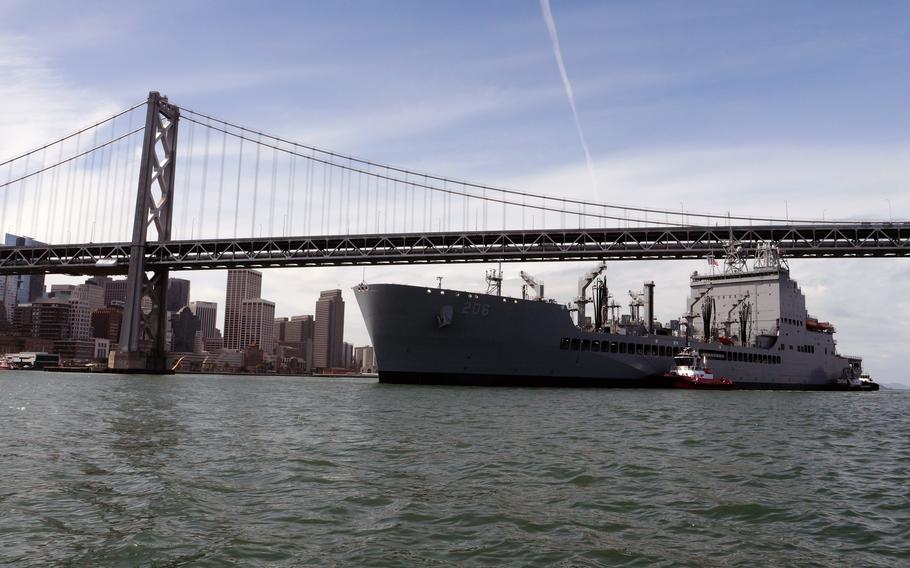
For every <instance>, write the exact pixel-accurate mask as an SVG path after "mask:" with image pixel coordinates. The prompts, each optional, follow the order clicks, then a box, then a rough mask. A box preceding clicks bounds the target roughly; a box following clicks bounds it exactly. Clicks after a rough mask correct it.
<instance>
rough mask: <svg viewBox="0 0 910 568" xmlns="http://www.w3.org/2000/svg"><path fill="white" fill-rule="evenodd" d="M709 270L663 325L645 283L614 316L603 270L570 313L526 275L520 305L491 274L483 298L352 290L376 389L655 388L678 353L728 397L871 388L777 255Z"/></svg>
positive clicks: (773, 251)
mask: <svg viewBox="0 0 910 568" xmlns="http://www.w3.org/2000/svg"><path fill="white" fill-rule="evenodd" d="M708 262H709V264H711V265H712V269H711V272H712V273H711V274H699V273H698V272H695V273H693V274H692V276H691V281H690V286H691V289H690V295H689V298H688V301H687V303H686V309H685V311H684V313H683V315H682V317H681V318H680V319H679V320H673V321H670V322H668V323H667V324H666V325H665V324H663V323H661V322H657V321H655V318H654V316H653V314H654V283H653V282H646V283H645V284H644V288H643V290H642V291H641V292H631V291H630V292H629V300H630V301H629V304H628V305H629V313H627V314H619V313H618V312H619V309H620V306H619V305H618V304H617V302H616V299H615V297H614V296H613V295H612V294H611V293H610V290H609V288H608V286H607V280H606V276H605V272H606V264H604V263H601V264H600V265H599V266H597V267H596V268H594V269H593V270H591V271H590V272H588V273H587V274H585V275H584V276H583V277H582V278H581V279H580V280H579V285H578V296H577V297H576V298H575V301H574V302H573V303H572V304H570V305H562V304H559V303H556V302H555V301H552V300H547V299H546V298H545V296H544V288H543V284H542V283H540V282H538V281H536V280H535V279H534V278H533V277H532V276H531V275H529V274H527V273H525V272H522V273H521V276H522V278H523V279H524V281H525V283H526V284H525V286H524V287H523V290H522V297H521V298H511V297H507V296H503V295H502V294H501V284H502V272H501V271H500V270H491V271H488V272H487V282H488V287H487V293H473V292H466V291H459V290H448V289H443V288H442V286H441V280H440V286H439V287H438V288H427V287H423V286H409V285H399V284H365V283H364V284H360V285H358V286H357V287H355V288H354V294H355V296H356V298H357V302H358V304H359V305H360V309H361V311H362V313H363V316H364V320H365V322H366V326H367V330H368V332H369V334H370V338H371V339H372V341H373V346H374V347H375V350H376V358H377V366H378V370H379V381H380V382H383V383H406V384H446V385H498V386H568V387H654V386H662V385H663V384H664V383H663V382H662V381H661V376H662V375H663V374H664V373H666V372H667V371H668V370H669V369H670V368H671V367H672V366H673V356H674V355H676V354H677V353H678V352H679V351H680V350H681V349H683V348H684V347H686V346H687V345H688V346H690V347H692V348H694V349H697V350H698V353H699V354H700V355H701V356H703V357H704V358H705V361H706V362H707V364H708V365H710V367H711V368H712V369H713V371H714V373H715V375H716V376H723V377H726V378H729V379H731V380H732V381H733V383H734V385H735V388H738V389H741V388H753V389H820V390H821V389H828V390H843V389H856V390H874V389H873V388H870V386H872V387H874V386H877V385H874V383H871V385H870V381H869V380H868V379H865V380H864V381H862V382H861V381H860V378H859V377H860V375H861V374H862V360H861V358H859V357H853V356H845V355H841V354H839V353H838V351H837V347H836V342H835V340H834V326H833V325H831V324H830V323H828V322H822V321H818V320H817V319H816V318H813V317H810V316H809V315H808V313H807V311H806V303H805V297H804V296H803V294H802V292H801V291H800V289H799V286H798V285H797V283H796V282H795V281H793V280H792V279H791V278H790V270H789V267H788V266H787V263H786V262H785V261H784V259H782V258H781V256H780V253H779V250H778V249H777V248H776V247H774V246H772V245H767V246H765V247H763V248H761V249H760V250H758V251H757V253H756V256H755V258H754V259H753V261H752V263H751V264H752V265H751V267H750V266H748V263H747V262H746V259H745V258H744V255H743V253H742V248H741V247H740V246H739V245H738V244H737V243H731V244H730V245H729V246H728V247H727V248H726V249H725V258H724V259H723V261H722V262H723V267H722V268H714V267H720V264H721V263H720V262H718V261H717V260H715V259H714V257H713V256H710V255H709V257H708ZM715 272H716V274H715ZM588 290H590V291H591V295H590V296H589V295H588ZM589 306H590V307H592V308H593V317H589V316H588V315H587V312H588V307H589ZM573 315H574V317H573Z"/></svg>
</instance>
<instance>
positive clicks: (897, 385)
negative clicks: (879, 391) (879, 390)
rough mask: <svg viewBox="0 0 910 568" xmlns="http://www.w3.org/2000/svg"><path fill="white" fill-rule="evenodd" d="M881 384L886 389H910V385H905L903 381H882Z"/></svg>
mask: <svg viewBox="0 0 910 568" xmlns="http://www.w3.org/2000/svg"><path fill="white" fill-rule="evenodd" d="M881 386H882V387H884V388H886V389H899V390H904V389H910V385H905V384H903V383H882V385H881Z"/></svg>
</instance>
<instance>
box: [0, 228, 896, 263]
mask: <svg viewBox="0 0 910 568" xmlns="http://www.w3.org/2000/svg"><path fill="white" fill-rule="evenodd" d="M731 232H732V236H733V238H734V239H736V240H738V241H740V242H741V243H742V246H743V249H744V250H745V251H747V252H750V251H754V249H755V248H756V247H757V246H758V245H759V244H762V243H769V242H772V243H776V244H777V246H779V247H780V249H781V252H782V254H783V255H784V256H785V257H790V258H793V257H816V258H843V257H892V256H893V257H906V256H910V223H903V222H902V223H887V222H883V223H858V224H830V225H799V226H770V225H769V226H736V227H732V228H731V227H677V228H672V227H671V228H653V227H650V228H628V229H574V230H536V231H500V232H492V231H487V232H452V233H445V232H442V233H403V234H390V235H379V234H376V235H348V236H318V237H282V238H274V237H269V238H266V237H263V238H254V239H218V240H199V241H171V242H166V243H160V242H150V243H148V245H147V246H146V252H145V254H146V257H147V259H148V263H147V265H146V266H147V267H148V268H149V269H153V268H155V267H168V268H170V269H172V270H205V269H227V268H242V267H253V268H267V267H282V266H339V265H349V266H351V265H375V264H428V263H459V262H514V261H552V260H594V259H606V260H643V259H697V258H703V257H704V256H705V255H707V254H709V253H714V254H715V255H718V256H720V255H721V253H722V248H723V246H724V243H726V242H727V241H728V239H729V238H730V234H731ZM129 258H130V243H102V244H98V243H86V244H67V245H44V246H28V247H0V274H25V273H35V272H45V273H61V274H118V273H119V274H125V273H126V270H127V267H128V265H129Z"/></svg>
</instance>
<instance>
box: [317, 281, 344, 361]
mask: <svg viewBox="0 0 910 568" xmlns="http://www.w3.org/2000/svg"><path fill="white" fill-rule="evenodd" d="M343 337H344V300H343V299H342V297H341V290H337V289H336V290H324V291H322V292H321V293H320V294H319V300H318V301H317V302H316V322H315V325H314V330H313V367H314V368H317V369H328V368H331V367H340V366H341V365H342V359H343V357H344V354H343V351H342V343H343V339H342V338H343Z"/></svg>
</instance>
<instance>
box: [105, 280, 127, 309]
mask: <svg viewBox="0 0 910 568" xmlns="http://www.w3.org/2000/svg"><path fill="white" fill-rule="evenodd" d="M125 304H126V278H123V279H120V280H111V281H110V282H108V283H107V284H106V285H105V286H104V305H105V306H113V305H119V306H123V305H125Z"/></svg>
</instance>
